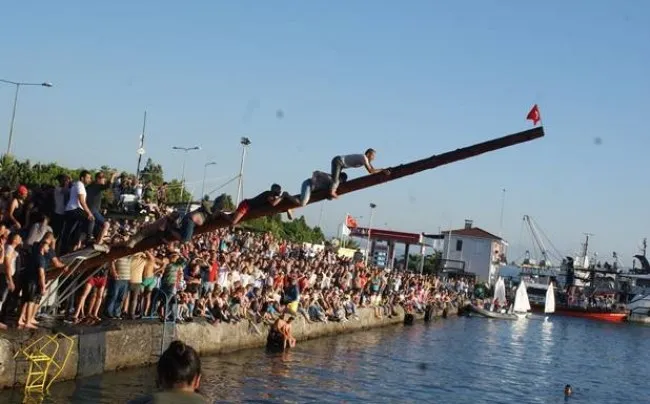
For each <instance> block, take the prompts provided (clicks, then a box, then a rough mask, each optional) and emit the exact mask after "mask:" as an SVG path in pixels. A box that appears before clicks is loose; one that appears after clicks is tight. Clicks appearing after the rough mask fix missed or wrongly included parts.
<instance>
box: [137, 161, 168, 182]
mask: <svg viewBox="0 0 650 404" xmlns="http://www.w3.org/2000/svg"><path fill="white" fill-rule="evenodd" d="M140 178H141V179H142V181H145V182H151V183H152V184H153V185H155V186H157V187H159V186H161V185H162V184H163V182H165V177H164V175H163V168H162V166H161V165H160V164H156V163H154V162H153V160H152V159H151V158H148V159H147V162H146V163H145V165H144V168H143V169H142V170H141V171H140Z"/></svg>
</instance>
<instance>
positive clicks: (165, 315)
mask: <svg viewBox="0 0 650 404" xmlns="http://www.w3.org/2000/svg"><path fill="white" fill-rule="evenodd" d="M134 183H135V184H136V185H135V187H137V186H138V185H137V183H136V182H135V181H133V180H131V181H127V179H124V178H122V179H117V178H116V176H112V178H110V179H109V178H107V176H106V175H105V174H104V173H98V174H96V175H95V176H94V179H92V178H91V175H90V173H88V172H86V171H84V172H82V173H81V175H80V177H79V178H78V179H76V180H74V181H71V179H70V178H67V177H65V176H61V177H60V178H59V184H58V185H57V186H56V187H55V188H53V189H38V190H32V191H31V192H30V190H28V189H27V188H26V187H24V186H20V187H18V188H17V189H16V190H14V191H12V190H7V189H5V190H4V192H3V193H2V195H0V215H1V217H0V249H1V251H0V253H1V254H2V258H3V259H2V266H1V270H0V321H2V323H0V324H1V326H2V327H6V326H5V324H7V323H9V322H10V321H11V320H12V319H16V321H15V324H16V325H17V327H18V328H32V329H33V328H37V327H38V326H39V316H38V313H39V311H42V309H43V307H47V306H48V305H51V304H53V303H52V300H56V299H52V296H51V293H50V292H51V291H52V290H53V289H55V287H56V286H58V287H59V291H60V290H61V289H63V288H62V287H61V286H62V285H61V284H59V283H57V280H54V281H51V280H48V277H47V276H46V272H47V271H48V270H52V269H63V272H62V273H63V274H64V275H65V274H68V273H69V271H70V268H67V267H65V263H64V262H65V260H62V259H59V258H58V257H60V256H63V255H64V254H66V253H70V252H73V251H75V250H78V249H83V248H94V249H99V250H101V249H102V248H104V246H110V245H114V244H126V243H128V241H129V238H130V237H132V236H133V235H134V234H135V233H136V232H137V231H138V229H139V228H140V227H141V226H142V225H143V224H144V223H145V220H144V219H124V218H122V219H110V218H107V215H105V213H106V206H102V194H103V191H104V190H106V189H107V188H109V187H112V188H113V195H114V196H115V200H114V201H113V202H114V203H115V205H116V206H119V204H120V203H123V202H124V196H125V195H130V192H132V191H131V189H128V187H130V188H134ZM147 187H148V185H144V186H143V187H141V189H142V188H144V189H145V190H146V189H147ZM138 198H141V199H142V200H143V202H146V203H147V204H154V202H155V199H158V200H159V201H160V202H163V201H164V200H165V196H164V193H163V194H162V195H160V193H158V195H156V192H154V191H153V190H151V189H150V190H149V193H148V194H147V193H146V192H141V193H140V195H139V196H138ZM152 199H153V201H152ZM162 205H163V204H162V203H160V204H159V206H158V208H161V209H160V211H161V212H164V210H163V209H162ZM68 279H76V278H75V277H69V278H68ZM66 282H70V281H66ZM74 282H75V284H73V285H68V284H66V285H65V286H66V287H68V289H70V288H72V290H76V292H75V293H72V294H71V295H70V298H69V299H67V301H65V302H60V301H59V302H58V303H57V308H58V310H59V311H58V314H60V315H63V316H64V318H65V319H66V321H68V322H71V323H83V324H97V323H99V322H102V321H105V320H107V319H110V320H122V319H139V318H154V317H155V318H159V319H161V320H164V321H175V322H188V321H195V320H197V319H201V321H208V322H210V323H212V324H214V325H215V326H218V324H220V323H237V322H241V321H247V322H249V323H251V324H259V323H268V324H272V323H273V322H274V321H275V320H276V319H277V318H278V317H279V316H281V315H282V314H283V313H289V314H290V315H291V316H295V317H296V318H301V319H303V321H306V322H329V321H338V322H345V321H355V320H357V319H358V316H357V310H358V309H359V308H363V307H372V308H374V313H375V315H376V316H377V317H383V316H393V315H395V307H396V306H398V305H401V306H403V307H404V308H405V310H406V311H407V312H424V310H425V307H426V306H427V305H430V304H435V305H441V306H444V305H445V304H446V303H448V302H451V301H453V300H454V299H456V298H457V297H458V296H464V295H467V294H469V293H471V292H472V285H471V282H467V281H465V280H462V279H461V280H448V279H446V280H443V279H441V278H439V277H436V276H429V275H419V274H414V273H407V272H397V271H392V272H391V271H385V270H380V269H377V268H373V267H365V266H364V265H363V263H362V262H359V261H355V260H354V259H353V258H346V257H343V256H339V255H338V254H337V252H336V251H334V250H329V249H320V248H315V247H312V246H309V245H304V244H296V243H291V242H289V241H286V240H278V239H276V238H275V237H274V236H273V235H272V234H270V233H252V232H249V231H245V230H243V229H233V228H227V229H221V230H217V231H214V232H211V233H204V234H201V235H199V236H195V237H194V238H193V239H192V240H191V241H189V242H183V241H171V242H168V243H166V244H164V245H161V246H159V247H157V248H154V249H151V250H147V251H144V252H137V253H134V254H133V255H130V256H127V257H123V258H119V259H117V260H115V261H113V262H109V263H106V264H104V265H103V266H101V267H99V268H96V269H94V270H92V271H89V272H87V273H86V275H84V276H83V277H80V278H78V279H76V280H75V281H74ZM61 283H65V282H61ZM46 296H47V297H48V298H47V299H46ZM61 303H63V304H61ZM3 323H4V324H3Z"/></svg>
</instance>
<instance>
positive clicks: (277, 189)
mask: <svg viewBox="0 0 650 404" xmlns="http://www.w3.org/2000/svg"><path fill="white" fill-rule="evenodd" d="M284 198H287V199H291V198H293V197H292V196H291V195H289V194H288V193H287V192H285V193H282V187H281V186H280V185H278V184H273V185H271V189H270V190H267V191H264V192H262V193H261V194H259V195H257V196H255V197H254V198H251V199H244V200H243V201H241V203H240V204H239V206H237V210H235V212H234V213H233V214H232V215H231V216H230V217H229V218H228V221H230V223H231V224H232V225H233V226H234V225H236V224H237V223H239V222H240V221H241V220H242V219H243V218H244V217H245V216H246V214H247V213H248V212H249V211H250V210H251V209H258V208H261V207H264V206H277V205H278V204H279V203H280V202H282V200H283V199H284ZM287 216H288V217H289V219H293V212H292V211H291V209H289V210H287Z"/></svg>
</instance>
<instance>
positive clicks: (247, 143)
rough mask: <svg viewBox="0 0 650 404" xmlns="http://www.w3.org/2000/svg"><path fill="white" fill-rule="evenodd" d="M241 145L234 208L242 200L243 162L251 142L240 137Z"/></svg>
mask: <svg viewBox="0 0 650 404" xmlns="http://www.w3.org/2000/svg"><path fill="white" fill-rule="evenodd" d="M239 143H241V145H242V151H241V164H240V165H239V184H238V185H237V203H236V204H235V205H236V206H239V202H241V200H242V199H243V198H244V195H242V194H243V190H242V186H243V184H244V161H245V160H246V150H247V149H248V146H250V145H251V143H252V142H251V140H250V139H249V138H247V137H242V138H241V140H240V141H239Z"/></svg>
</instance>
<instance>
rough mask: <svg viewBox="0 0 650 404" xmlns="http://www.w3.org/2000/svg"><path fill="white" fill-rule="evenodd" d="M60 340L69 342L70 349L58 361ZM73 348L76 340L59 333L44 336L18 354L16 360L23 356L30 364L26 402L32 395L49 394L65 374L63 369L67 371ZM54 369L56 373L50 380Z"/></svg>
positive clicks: (26, 386) (26, 383) (26, 385)
mask: <svg viewBox="0 0 650 404" xmlns="http://www.w3.org/2000/svg"><path fill="white" fill-rule="evenodd" d="M60 339H66V340H67V341H68V347H67V349H66V351H65V352H64V355H63V360H62V361H57V358H56V355H57V353H58V352H59V349H60V347H61V344H60V343H59V340H60ZM73 348H74V339H73V338H71V337H69V336H67V335H65V334H62V333H58V334H55V335H44V336H42V337H40V338H38V339H37V340H36V341H34V342H32V343H31V344H29V345H27V346H26V347H25V348H22V349H20V350H19V351H18V352H16V354H15V355H14V359H16V358H17V357H18V355H21V354H22V356H24V357H25V359H26V360H27V361H28V362H29V371H28V373H27V380H26V381H25V400H27V399H28V398H29V397H30V396H31V394H32V393H39V394H41V395H42V394H44V393H48V392H49V390H50V386H52V383H54V381H55V380H56V379H57V378H58V377H59V376H60V375H61V372H63V369H65V366H66V365H67V363H68V359H69V358H70V355H71V354H72V349H73ZM52 367H54V372H55V373H54V375H53V376H51V377H50V378H49V380H48V376H49V372H50V369H51V368H52Z"/></svg>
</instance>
